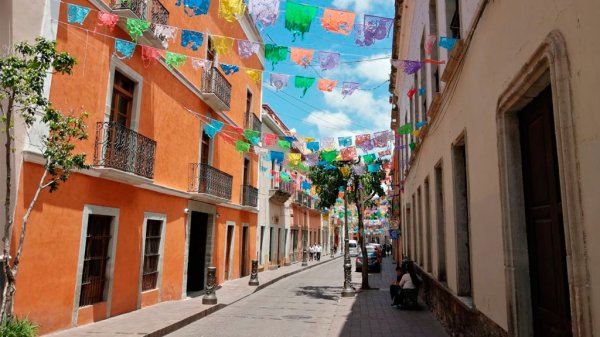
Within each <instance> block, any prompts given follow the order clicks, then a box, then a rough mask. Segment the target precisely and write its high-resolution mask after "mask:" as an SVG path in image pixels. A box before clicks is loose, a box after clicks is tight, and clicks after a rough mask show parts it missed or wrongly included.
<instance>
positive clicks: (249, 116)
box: [244, 112, 262, 131]
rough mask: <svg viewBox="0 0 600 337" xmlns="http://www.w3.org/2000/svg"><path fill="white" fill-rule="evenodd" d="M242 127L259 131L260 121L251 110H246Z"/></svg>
mask: <svg viewBox="0 0 600 337" xmlns="http://www.w3.org/2000/svg"><path fill="white" fill-rule="evenodd" d="M244 128H245V129H248V130H254V131H260V130H261V128H262V122H261V121H260V119H259V118H258V117H256V115H255V114H254V113H253V112H246V117H245V119H244Z"/></svg>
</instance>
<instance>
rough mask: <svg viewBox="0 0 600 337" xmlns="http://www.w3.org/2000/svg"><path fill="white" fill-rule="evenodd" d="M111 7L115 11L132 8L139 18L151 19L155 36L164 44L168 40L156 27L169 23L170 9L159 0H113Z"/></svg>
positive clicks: (151, 27)
mask: <svg viewBox="0 0 600 337" xmlns="http://www.w3.org/2000/svg"><path fill="white" fill-rule="evenodd" d="M111 7H112V9H113V10H115V11H124V10H130V11H131V12H132V13H133V14H134V16H135V17H137V18H138V19H140V20H145V21H150V29H151V30H152V32H153V34H154V35H155V37H156V38H158V39H159V40H160V41H161V42H162V43H163V44H164V42H165V41H166V39H167V37H166V36H163V35H157V33H156V29H155V28H156V25H157V24H158V25H167V23H168V21H169V11H168V10H167V9H166V8H165V6H164V5H163V4H162V3H161V2H160V1H159V0H112V3H111ZM125 13H126V12H125ZM127 16H131V14H129V15H127Z"/></svg>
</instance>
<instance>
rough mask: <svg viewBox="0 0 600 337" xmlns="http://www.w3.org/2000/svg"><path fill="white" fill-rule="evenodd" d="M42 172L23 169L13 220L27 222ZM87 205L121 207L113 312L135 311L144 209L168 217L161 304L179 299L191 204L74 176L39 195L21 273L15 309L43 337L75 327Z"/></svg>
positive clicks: (27, 165)
mask: <svg viewBox="0 0 600 337" xmlns="http://www.w3.org/2000/svg"><path fill="white" fill-rule="evenodd" d="M41 174H42V169H41V166H38V165H35V164H31V163H25V164H24V165H23V172H22V175H21V177H22V178H21V182H20V191H21V193H20V194H19V198H18V204H17V213H16V219H21V218H22V216H23V214H24V212H25V206H24V203H25V202H29V200H31V198H32V195H33V193H34V191H35V186H36V184H37V181H38V179H39V177H40V176H41ZM85 204H91V205H95V206H104V207H113V208H119V209H120V214H119V224H118V236H117V238H116V239H117V248H116V257H112V258H114V261H115V270H114V275H115V277H114V283H113V292H112V308H111V312H112V315H117V314H120V313H124V312H128V311H132V310H135V309H136V306H137V298H138V282H139V277H140V273H139V268H140V263H141V261H140V260H141V240H142V233H141V232H142V225H143V221H144V212H153V213H162V214H166V217H167V221H166V224H165V226H166V230H165V237H164V240H165V244H164V246H165V249H164V258H163V276H162V294H161V299H162V300H163V301H164V300H174V299H179V298H180V297H181V291H182V290H181V285H182V282H181V280H182V275H183V253H184V252H183V249H182V247H184V246H185V217H184V214H183V211H182V210H183V209H184V208H185V207H186V205H187V200H185V199H181V198H176V197H170V196H166V195H162V194H159V193H155V192H150V191H146V190H142V189H138V188H135V187H132V186H128V185H125V184H120V183H116V182H111V181H106V180H99V179H96V178H92V177H88V176H84V175H80V174H73V175H72V176H71V178H70V180H69V181H68V182H67V183H65V184H63V185H61V186H60V188H59V190H58V191H57V192H54V193H53V194H50V193H49V192H48V191H44V192H42V194H41V195H40V198H39V200H38V202H37V205H36V207H35V208H34V210H33V212H32V214H31V217H30V220H29V223H30V225H29V227H28V231H27V236H26V239H25V247H24V249H23V255H22V259H21V261H22V263H21V265H20V269H19V273H18V275H17V287H18V289H19V290H20V291H17V293H16V303H15V308H16V312H17V314H18V315H20V316H28V318H29V319H30V320H32V321H34V322H35V323H36V324H39V325H40V327H41V331H40V332H42V333H44V332H48V331H52V330H56V329H63V328H67V327H69V326H70V324H71V314H72V311H73V303H74V301H78V299H75V298H74V297H75V288H76V283H77V264H78V259H79V248H80V244H81V234H82V233H81V230H82V218H83V208H84V205H85ZM114 239H115V238H113V240H114ZM14 242H16V240H15V239H13V243H14ZM79 277H80V276H79ZM40 278H42V279H40Z"/></svg>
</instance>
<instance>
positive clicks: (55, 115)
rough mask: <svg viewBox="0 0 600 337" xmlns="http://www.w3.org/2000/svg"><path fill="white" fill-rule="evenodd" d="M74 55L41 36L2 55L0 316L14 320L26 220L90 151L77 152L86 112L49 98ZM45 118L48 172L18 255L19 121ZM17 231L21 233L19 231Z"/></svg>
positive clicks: (81, 165)
mask: <svg viewBox="0 0 600 337" xmlns="http://www.w3.org/2000/svg"><path fill="white" fill-rule="evenodd" d="M75 63H76V62H75V59H74V58H73V57H71V56H70V55H69V54H68V53H59V52H57V51H56V42H53V41H48V40H46V39H43V38H37V39H36V40H35V43H33V44H29V43H26V42H23V43H19V44H17V45H16V46H15V50H14V52H13V53H11V54H10V55H8V56H4V57H0V126H1V127H2V132H3V133H4V134H5V139H6V140H5V144H4V147H5V151H6V154H5V155H6V158H5V160H4V161H5V165H6V199H5V202H4V208H5V212H6V213H5V219H4V237H3V239H2V242H3V244H4V252H3V253H4V257H5V262H4V264H3V266H2V272H3V275H4V280H5V282H4V284H3V289H2V304H1V306H0V318H1V319H2V320H3V321H7V320H12V319H13V304H14V294H15V291H16V284H15V280H16V276H17V272H18V270H19V262H20V258H21V254H22V252H23V246H24V242H25V235H26V232H27V222H28V220H29V216H30V215H31V211H32V210H33V207H34V206H35V204H36V202H37V200H38V197H39V195H40V193H41V192H42V190H44V189H46V188H48V189H49V191H50V192H54V191H56V189H57V188H58V186H59V184H60V183H61V182H65V181H67V179H68V178H69V175H70V173H71V171H72V170H75V169H86V168H88V166H87V165H86V164H85V159H86V156H85V154H74V151H75V144H73V142H74V141H81V140H84V139H87V132H86V125H85V123H84V119H85V117H87V113H85V112H82V113H81V114H80V115H79V116H75V115H74V114H73V112H71V113H70V114H69V115H63V114H61V113H60V112H59V111H58V110H55V109H53V108H52V104H51V103H50V101H49V100H48V99H47V98H46V97H44V82H45V80H46V78H47V75H48V74H50V73H54V74H68V75H70V74H71V71H72V69H73V66H74V65H75ZM38 119H39V120H40V121H41V122H42V123H44V125H45V126H46V127H47V128H48V133H47V134H46V135H44V136H43V138H42V148H41V151H42V155H43V158H44V172H43V174H42V176H41V178H40V181H39V184H38V186H37V189H36V191H35V193H34V195H33V197H32V199H31V200H30V201H29V204H28V207H27V210H26V212H25V215H24V216H23V219H22V220H21V223H20V227H19V240H18V243H17V245H16V251H15V256H14V258H13V257H12V256H10V252H11V245H12V237H13V227H14V223H13V219H12V214H11V211H10V209H11V197H10V195H11V187H12V181H11V176H12V169H13V168H12V166H11V158H12V156H13V154H14V126H15V121H19V120H22V121H23V123H24V124H25V126H26V127H31V126H32V125H33V124H34V122H35V121H36V120H38ZM15 236H16V233H15Z"/></svg>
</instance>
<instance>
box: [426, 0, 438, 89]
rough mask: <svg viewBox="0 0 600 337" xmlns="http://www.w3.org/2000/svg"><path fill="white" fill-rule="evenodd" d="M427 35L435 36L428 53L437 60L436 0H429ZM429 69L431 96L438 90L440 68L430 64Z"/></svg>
mask: <svg viewBox="0 0 600 337" xmlns="http://www.w3.org/2000/svg"><path fill="white" fill-rule="evenodd" d="M429 35H434V36H436V43H434V44H433V48H431V55H429V58H431V59H433V60H437V59H439V52H438V48H439V47H438V43H437V42H438V41H437V39H439V36H438V35H439V29H438V13H437V0H430V1H429ZM429 69H430V72H429V77H430V78H431V94H432V97H433V95H434V94H436V93H438V92H440V68H439V66H438V65H437V64H430V65H429Z"/></svg>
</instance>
